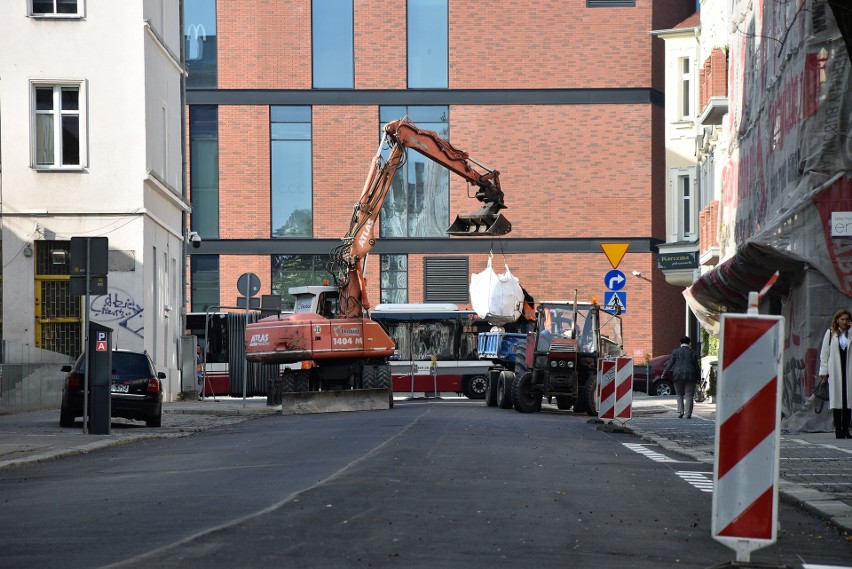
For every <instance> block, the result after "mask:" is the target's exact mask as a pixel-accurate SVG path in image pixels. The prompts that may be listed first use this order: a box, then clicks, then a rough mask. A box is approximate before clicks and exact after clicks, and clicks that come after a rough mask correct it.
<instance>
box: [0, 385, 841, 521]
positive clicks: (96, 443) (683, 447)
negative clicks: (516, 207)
mask: <svg viewBox="0 0 852 569" xmlns="http://www.w3.org/2000/svg"><path fill="white" fill-rule="evenodd" d="M633 397H634V399H633V418H632V419H631V420H630V421H629V422H628V423H627V427H629V428H630V429H631V430H632V431H633V432H634V433H635V434H637V435H638V436H640V437H642V438H643V439H645V440H647V441H649V442H653V443H657V444H659V445H660V446H662V447H663V448H664V449H666V450H668V451H671V452H676V453H680V454H683V455H685V456H688V457H690V458H692V459H694V460H697V461H699V462H704V463H706V464H708V465H709V466H710V467H711V469H712V465H713V455H714V450H715V445H714V437H715V423H714V421H715V414H716V413H715V410H716V406H715V405H713V404H710V403H699V404H696V405H695V412H694V414H693V418H692V419H691V420H686V419H678V418H677V413H676V403H675V399H674V397H648V396H647V395H645V394H644V393H639V392H634V394H633ZM402 399H404V398H402ZM463 400H464V399H463ZM398 401H400V403H402V400H401V399H398ZM464 401H467V400H464ZM470 403H471V404H477V403H478V402H470ZM280 412H281V407H280V406H268V405H267V404H266V398H265V397H264V398H261V397H254V398H248V399H245V400H243V399H239V398H229V397H220V398H217V399H215V400H214V399H212V398H208V399H205V400H204V401H181V402H171V403H164V404H163V415H164V416H163V426H162V427H160V428H158V429H149V428H147V427H145V426H144V424H143V423H141V422H134V421H124V420H122V419H113V420H112V427H111V430H110V434H109V435H84V434H83V429H82V422H81V420H80V419H78V420H77V425H76V427H74V428H70V429H63V428H61V427H59V410H58V409H48V410H41V411H28V412H21V413H7V414H2V413H0V470H4V469H11V468H15V467H17V466H19V465H23V464H30V463H33V462H43V461H47V460H52V459H55V458H59V457H62V456H68V455H74V454H85V453H88V452H91V451H94V450H96V449H99V448H104V447H108V446H112V445H119V444H127V443H131V442H134V441H138V440H143V439H152V438H170V437H185V436H188V435H191V434H193V433H197V432H200V431H203V430H206V429H210V428H214V427H218V426H223V425H229V424H233V423H238V422H241V421H245V420H247V419H249V418H251V417H257V416H263V415H272V414H277V413H280ZM779 475H780V482H779V493H780V495H781V498H782V499H783V500H787V501H789V502H792V503H794V504H797V505H799V506H801V507H803V508H805V509H807V510H809V511H811V512H812V513H814V514H815V515H817V516H819V517H821V518H823V519H825V520H826V521H828V522H830V523H832V524H833V525H835V526H836V527H838V528H839V529H840V530H844V531H846V533H847V535H849V536H852V440H849V439H835V438H834V433H803V434H782V435H781V460H780V464H779Z"/></svg>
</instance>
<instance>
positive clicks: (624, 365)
mask: <svg viewBox="0 0 852 569" xmlns="http://www.w3.org/2000/svg"><path fill="white" fill-rule="evenodd" d="M598 400H599V401H600V404H599V405H598V418H599V419H613V420H616V421H628V420H629V419H631V418H632V417H633V414H632V413H633V358H626V357H619V358H615V359H612V360H598Z"/></svg>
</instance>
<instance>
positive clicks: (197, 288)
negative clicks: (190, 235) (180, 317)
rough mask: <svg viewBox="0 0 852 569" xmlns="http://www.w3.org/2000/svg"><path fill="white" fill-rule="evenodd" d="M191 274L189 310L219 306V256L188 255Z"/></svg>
mask: <svg viewBox="0 0 852 569" xmlns="http://www.w3.org/2000/svg"><path fill="white" fill-rule="evenodd" d="M190 273H191V275H192V289H191V291H190V292H191V294H192V308H191V309H190V311H191V312H205V311H206V310H207V309H208V308H211V307H213V306H219V305H220V302H219V257H218V256H217V255H193V256H192V257H190Z"/></svg>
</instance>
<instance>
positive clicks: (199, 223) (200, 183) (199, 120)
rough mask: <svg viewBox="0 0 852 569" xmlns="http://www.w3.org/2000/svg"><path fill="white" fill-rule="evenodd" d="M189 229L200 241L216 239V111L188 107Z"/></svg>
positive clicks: (198, 106) (217, 176)
mask: <svg viewBox="0 0 852 569" xmlns="http://www.w3.org/2000/svg"><path fill="white" fill-rule="evenodd" d="M189 192H190V193H189V197H190V199H191V200H192V217H191V220H190V227H191V228H192V230H193V231H197V232H198V233H199V234H200V235H201V236H202V237H209V238H215V237H218V236H219V108H218V107H216V106H215V105H192V106H190V107H189Z"/></svg>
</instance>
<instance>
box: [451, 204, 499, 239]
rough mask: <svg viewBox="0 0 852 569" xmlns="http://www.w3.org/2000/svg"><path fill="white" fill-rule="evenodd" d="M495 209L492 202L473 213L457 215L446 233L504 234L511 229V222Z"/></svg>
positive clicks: (466, 234)
mask: <svg viewBox="0 0 852 569" xmlns="http://www.w3.org/2000/svg"><path fill="white" fill-rule="evenodd" d="M496 209H497V208H495V207H494V204H486V205H484V206H482V207H481V208H480V209H479V210H478V211H475V212H473V213H468V214H459V215H457V216H456V220H455V221H454V222H453V224H452V225H450V227H449V229H447V235H462V236H465V237H476V236H479V235H492V236H493V235H506V234H507V233H509V232H510V231H512V223H511V222H510V221H509V220H508V219H506V218H505V217H503V214H501V213H496Z"/></svg>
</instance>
